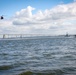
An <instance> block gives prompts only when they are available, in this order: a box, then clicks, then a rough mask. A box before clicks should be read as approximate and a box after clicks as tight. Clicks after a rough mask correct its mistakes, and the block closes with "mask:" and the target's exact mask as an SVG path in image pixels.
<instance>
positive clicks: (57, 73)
mask: <svg viewBox="0 0 76 75" xmlns="http://www.w3.org/2000/svg"><path fill="white" fill-rule="evenodd" d="M63 73H64V72H63V71H62V70H52V71H50V72H37V73H36V72H32V71H26V72H22V73H20V74H18V75H62V74H63Z"/></svg>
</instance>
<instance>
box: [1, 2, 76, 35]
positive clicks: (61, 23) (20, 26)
mask: <svg viewBox="0 0 76 75" xmlns="http://www.w3.org/2000/svg"><path fill="white" fill-rule="evenodd" d="M34 10H36V8H33V7H31V6H28V7H27V8H25V9H22V10H21V11H18V12H16V14H15V15H14V17H13V19H12V20H9V21H8V20H6V21H3V22H1V21H0V33H25V34H26V33H29V34H31V33H35V34H36V33H38V34H39V33H40V34H41V33H42V34H43V33H44V34H65V33H66V32H69V33H70V34H74V33H75V31H76V2H73V3H70V4H60V5H57V6H55V7H54V8H52V9H50V10H49V9H45V10H44V11H41V10H38V11H37V12H36V13H32V11H34Z"/></svg>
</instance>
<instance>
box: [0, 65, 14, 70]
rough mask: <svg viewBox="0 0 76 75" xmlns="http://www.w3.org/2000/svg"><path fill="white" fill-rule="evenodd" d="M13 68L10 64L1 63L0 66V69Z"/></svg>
mask: <svg viewBox="0 0 76 75" xmlns="http://www.w3.org/2000/svg"><path fill="white" fill-rule="evenodd" d="M11 68H13V67H12V66H11V65H3V66H0V70H9V69H11Z"/></svg>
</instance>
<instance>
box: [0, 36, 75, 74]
mask: <svg viewBox="0 0 76 75" xmlns="http://www.w3.org/2000/svg"><path fill="white" fill-rule="evenodd" d="M0 75H76V38H56V37H55V38H48V37H46V38H44V37H43V38H29V39H18V40H17V39H12V40H7V39H5V40H0Z"/></svg>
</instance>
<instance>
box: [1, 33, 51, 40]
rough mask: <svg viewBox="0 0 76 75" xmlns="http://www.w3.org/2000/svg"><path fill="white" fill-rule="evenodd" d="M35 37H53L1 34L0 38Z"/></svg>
mask: <svg viewBox="0 0 76 75" xmlns="http://www.w3.org/2000/svg"><path fill="white" fill-rule="evenodd" d="M35 36H51V35H50V34H0V38H2V39H5V38H25V37H35Z"/></svg>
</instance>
